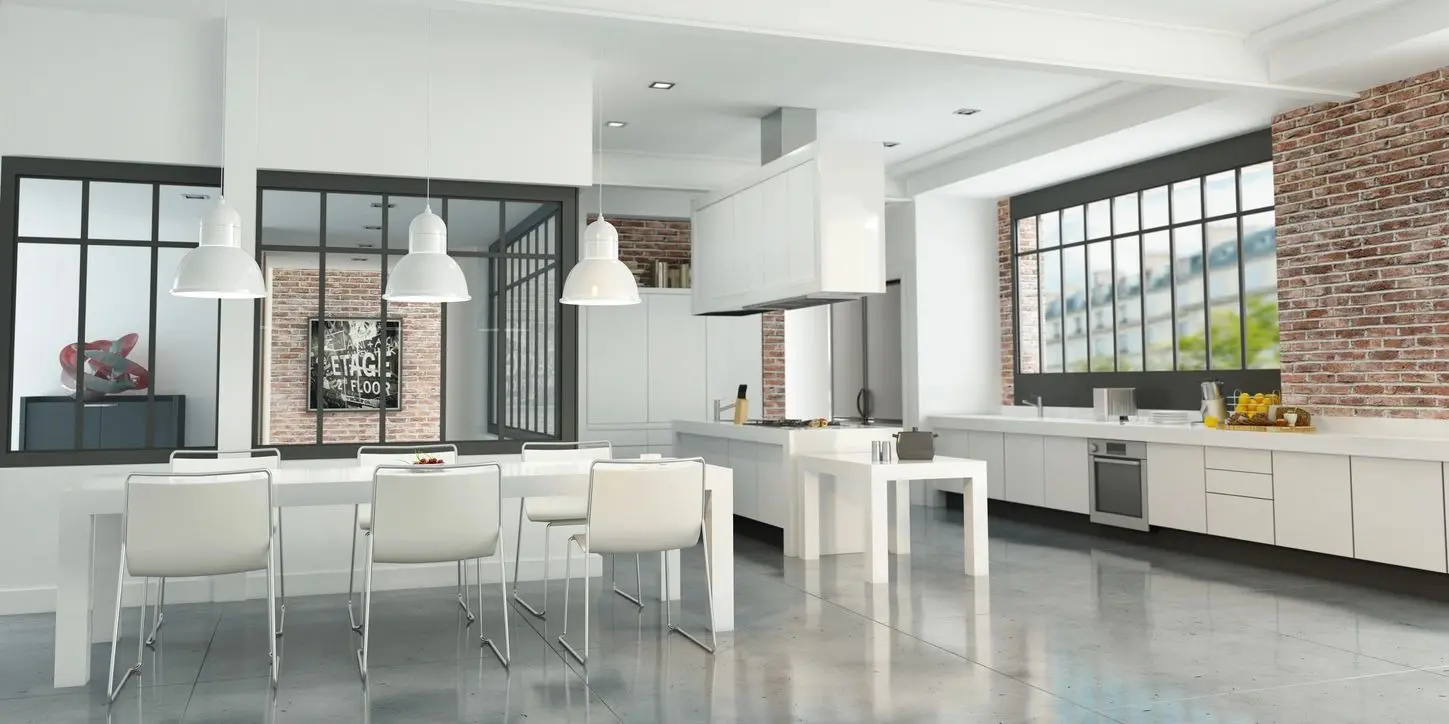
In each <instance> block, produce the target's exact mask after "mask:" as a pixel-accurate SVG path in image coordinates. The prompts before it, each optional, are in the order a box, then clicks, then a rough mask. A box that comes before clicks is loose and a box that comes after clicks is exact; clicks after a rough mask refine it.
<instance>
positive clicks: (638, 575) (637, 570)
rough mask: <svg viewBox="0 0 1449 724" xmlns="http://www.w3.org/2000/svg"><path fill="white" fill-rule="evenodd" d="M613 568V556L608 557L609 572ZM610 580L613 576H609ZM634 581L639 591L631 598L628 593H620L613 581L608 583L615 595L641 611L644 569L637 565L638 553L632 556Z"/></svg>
mask: <svg viewBox="0 0 1449 724" xmlns="http://www.w3.org/2000/svg"><path fill="white" fill-rule="evenodd" d="M613 568H614V556H612V555H611V556H609V570H611V571H612V570H613ZM610 578H613V576H612V575H611V576H610ZM634 581H635V583H637V584H638V589H639V590H638V592H636V593H635V594H634V595H632V596H631V595H629V593H628V592H627V591H621V590H619V586H618V585H617V584H615V583H614V582H613V581H610V583H609V585H610V587H611V588H613V589H614V593H617V594H619V595H620V596H623V597H624V598H627V599H629V601H630V602H631V603H633V604H634V605H635V606H638V607H639V608H640V609H641V610H642V609H643V608H644V568H643V566H642V565H640V563H639V554H638V553H635V554H634Z"/></svg>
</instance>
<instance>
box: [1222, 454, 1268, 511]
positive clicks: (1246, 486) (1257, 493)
mask: <svg viewBox="0 0 1449 724" xmlns="http://www.w3.org/2000/svg"><path fill="white" fill-rule="evenodd" d="M1209 449H1211V448H1209ZM1207 491H1208V492H1209V493H1221V494H1223V495H1239V496H1242V497H1245V498H1262V499H1263V500H1272V499H1273V476H1272V475H1263V474H1261V473H1240V472H1238V471H1236V470H1214V469H1213V468H1208V469H1207Z"/></svg>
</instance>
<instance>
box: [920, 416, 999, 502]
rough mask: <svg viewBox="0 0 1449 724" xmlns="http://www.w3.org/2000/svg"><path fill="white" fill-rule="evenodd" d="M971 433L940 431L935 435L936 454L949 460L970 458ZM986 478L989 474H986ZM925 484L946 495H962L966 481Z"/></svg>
mask: <svg viewBox="0 0 1449 724" xmlns="http://www.w3.org/2000/svg"><path fill="white" fill-rule="evenodd" d="M970 437H971V433H968V432H966V431H965V430H940V431H937V433H936V454H937V455H944V456H946V457H950V458H966V459H970V458H971V441H970ZM988 477H990V474H989V473H988ZM927 484H928V485H929V486H930V487H931V488H934V489H936V490H940V491H942V492H946V493H956V494H958V495H964V494H965V492H966V481H964V480H930V481H927Z"/></svg>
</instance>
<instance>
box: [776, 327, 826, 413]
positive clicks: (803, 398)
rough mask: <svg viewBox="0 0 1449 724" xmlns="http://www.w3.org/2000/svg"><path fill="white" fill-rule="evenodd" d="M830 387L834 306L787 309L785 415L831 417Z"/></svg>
mask: <svg viewBox="0 0 1449 724" xmlns="http://www.w3.org/2000/svg"><path fill="white" fill-rule="evenodd" d="M830 387H831V379H830V307H828V306H821V307H807V308H805V309H794V310H791V311H788V312H785V417H790V418H796V419H802V420H809V419H811V418H816V417H830V416H831V399H832V398H831V389H830Z"/></svg>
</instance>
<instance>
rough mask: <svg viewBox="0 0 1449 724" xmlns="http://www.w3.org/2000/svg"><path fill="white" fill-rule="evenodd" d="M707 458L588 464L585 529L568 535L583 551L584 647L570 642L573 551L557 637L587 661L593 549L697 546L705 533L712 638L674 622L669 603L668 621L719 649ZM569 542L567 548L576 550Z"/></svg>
mask: <svg viewBox="0 0 1449 724" xmlns="http://www.w3.org/2000/svg"><path fill="white" fill-rule="evenodd" d="M704 474H705V464H704V459H703V458H678V459H672V458H665V459H661V460H599V461H596V462H594V463H593V465H592V466H591V467H590V469H589V500H588V516H587V520H586V522H585V525H586V529H585V531H584V532H583V533H578V534H575V535H573V536H571V537H570V538H569V542H570V543H573V544H574V545H576V546H578V548H579V551H580V552H582V553H583V556H584V562H585V568H584V652H583V653H582V654H580V653H579V652H578V650H577V649H575V648H574V647H573V645H572V644H570V643H569V642H568V638H567V636H568V632H569V613H568V603H569V584H570V582H571V581H572V578H573V570H572V566H573V556H572V555H566V556H565V558H564V621H563V633H562V634H560V635H559V637H558V641H559V643H561V644H563V646H564V648H565V649H567V650H568V652H569V653H570V654H572V655H573V657H574V658H575V659H578V661H579V663H581V664H583V663H587V659H588V652H589V576H588V567H587V563H588V557H589V554H590V553H609V554H616V555H617V554H620V553H633V554H636V555H641V554H644V553H658V554H660V560H661V562H663V555H664V554H665V553H667V552H669V551H675V550H683V549H685V548H693V547H694V545H695V544H696V543H698V542H699V541H700V539H701V537H702V538H703V539H704V580H705V597H706V599H707V601H708V602H707V605H708V608H709V644H705V643H704V642H703V641H701V640H700V639H699V638H697V637H696V636H695V635H694V634H691V633H689V632H688V631H685V630H684V629H683V628H680V627H679V626H675V625H674V619H673V613H672V611H671V607H670V606H669V605H668V603H667V602H666V603H665V606H664V611H665V614H664V623H665V626H666V627H667V628H668V630H669V631H670V632H673V633H679V634H682V635H683V636H684V637H685V638H687V639H689V640H690V641H693V642H694V643H695V644H696V645H698V646H699V647H700V648H702V649H704V650H705V651H708V652H709V653H711V654H713V653H714V650H715V644H716V643H717V642H716V638H715V624H714V584H713V583H712V579H711V578H710V570H709V531H708V530H707V529H706V528H705V525H704V520H705V507H704V505H705V497H704ZM572 552H573V550H572V548H570V549H569V550H568V553H570V554H572ZM664 590H666V591H667V590H669V568H668V566H667V565H666V566H664Z"/></svg>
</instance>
